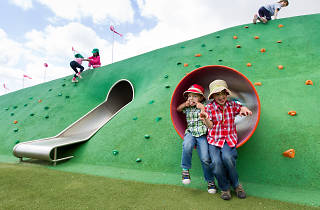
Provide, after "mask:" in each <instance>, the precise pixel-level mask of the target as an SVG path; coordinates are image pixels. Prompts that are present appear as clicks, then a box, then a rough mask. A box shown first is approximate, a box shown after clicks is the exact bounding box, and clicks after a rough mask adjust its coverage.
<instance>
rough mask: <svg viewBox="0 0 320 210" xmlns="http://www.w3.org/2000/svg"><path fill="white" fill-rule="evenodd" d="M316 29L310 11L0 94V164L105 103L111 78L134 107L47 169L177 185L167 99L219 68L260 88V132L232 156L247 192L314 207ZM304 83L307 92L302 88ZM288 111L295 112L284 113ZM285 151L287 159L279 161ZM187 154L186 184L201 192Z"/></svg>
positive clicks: (317, 201)
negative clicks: (129, 87)
mask: <svg viewBox="0 0 320 210" xmlns="http://www.w3.org/2000/svg"><path fill="white" fill-rule="evenodd" d="M279 24H282V25H283V27H279ZM319 25H320V15H319V14H315V15H308V16H300V17H293V18H287V19H279V20H273V21H270V22H269V23H268V24H266V25H264V24H256V25H253V24H246V25H241V26H236V27H232V28H229V29H225V30H222V31H218V32H215V33H212V34H209V35H206V36H203V37H200V38H197V39H193V40H190V41H185V42H182V43H178V44H176V45H172V46H169V47H165V48H162V49H158V50H155V51H152V52H149V53H146V54H142V55H139V56H136V57H133V58H130V59H127V60H123V61H120V62H117V63H114V64H111V65H108V66H104V67H101V68H99V69H94V70H89V71H85V72H84V73H83V79H82V80H80V82H79V83H78V84H72V83H71V78H72V76H68V77H65V78H61V79H57V80H54V81H51V82H47V83H44V84H41V85H37V86H34V87H30V88H26V89H23V90H20V91H17V92H13V93H10V94H7V95H4V96H1V97H0V116H1V118H0V124H1V127H0V132H1V137H0V161H2V162H14V161H17V158H15V157H14V156H13V155H12V148H13V147H14V145H15V144H16V143H17V142H24V141H29V140H33V139H39V138H45V137H51V136H54V135H56V134H58V133H59V132H60V131H62V130H63V129H64V128H66V127H67V126H68V125H70V124H71V123H73V122H74V121H76V120H77V119H79V118H80V117H81V116H83V115H84V114H86V113H87V112H88V111H90V110H91V109H93V108H94V107H95V106H97V105H98V104H100V103H101V102H102V101H104V100H105V97H106V95H107V93H108V91H109V89H110V87H111V86H112V85H113V84H114V83H115V82H116V81H118V80H120V79H127V80H129V81H130V82H131V83H132V84H133V86H134V100H133V102H132V103H130V104H129V105H128V106H127V107H125V108H124V109H123V110H122V111H121V112H119V113H118V114H117V115H116V116H115V117H114V118H113V119H112V120H111V121H110V122H109V123H108V124H106V125H105V126H104V127H103V128H102V129H100V130H99V131H98V132H97V133H96V134H95V135H94V136H93V137H92V138H91V139H90V140H89V141H88V142H86V143H84V144H80V145H77V146H75V148H73V149H72V150H73V151H72V152H73V154H74V155H75V157H74V158H73V159H71V160H69V161H67V162H64V163H61V164H58V165H57V167H55V169H57V170H64V171H73V172H79V173H84V174H95V175H101V176H106V177H112V178H114V177H116V178H121V179H128V180H138V181H144V182H148V183H160V184H174V185H181V184H180V157H181V142H182V140H181V138H180V137H179V136H178V134H177V133H176V131H175V129H174V127H173V125H172V122H171V119H170V100H171V96H172V93H173V91H174V89H175V87H176V85H177V84H178V83H179V81H180V80H181V79H182V78H183V77H184V76H185V75H186V73H188V72H191V71H192V70H194V69H196V68H199V67H201V66H206V65H224V66H228V67H231V68H233V69H236V70H238V71H240V72H241V73H243V74H244V75H245V76H246V77H248V78H249V80H251V82H252V83H255V82H261V84H262V85H261V86H256V89H257V91H258V94H259V97H260V100H261V117H260V122H259V125H258V128H257V130H256V131H255V133H254V134H253V136H252V137H251V139H250V140H249V141H248V142H247V143H246V144H245V145H243V146H242V147H240V148H239V149H238V152H239V158H238V165H237V168H238V171H239V176H240V181H241V182H243V183H244V188H245V189H246V190H247V192H248V194H249V195H254V196H260V197H266V198H271V199H279V200H284V201H289V202H297V203H303V204H307V205H316V206H319V205H320V196H319V192H320V179H319V177H320V162H319V155H318V154H319V152H320V141H319V136H320V135H319V134H320V129H319V124H320V112H319V111H317V106H318V104H320V98H319V84H320V81H319V78H320V72H319V70H318V69H319V66H320V59H319V53H320V48H319V44H320V39H319V38H320V35H319ZM245 26H247V27H245ZM234 36H237V39H234ZM255 36H258V39H255ZM278 41H281V42H280V43H278ZM237 45H240V47H239V46H238V47H237ZM262 48H264V49H265V50H266V51H265V52H261V51H260V50H261V49H262ZM196 54H201V56H200V57H196V56H195V55H196ZM247 63H251V65H252V66H250V67H248V66H247ZM184 64H188V66H187V67H185V66H184ZM279 65H282V66H283V67H284V68H283V69H282V70H280V69H278V66H279ZM66 68H68V67H66ZM306 80H312V81H313V85H305V81H306ZM39 100H42V101H41V102H39ZM290 110H294V111H296V112H297V115H295V116H290V115H288V111H290ZM15 120H17V121H18V123H17V124H14V123H13V122H14V121H15ZM146 134H147V135H150V138H149V139H146V138H144V136H145V135H146ZM291 148H292V149H295V150H296V156H295V158H292V159H290V158H286V157H284V156H283V155H282V153H283V152H284V151H286V150H288V149H291ZM113 150H118V151H119V154H118V155H113V153H112V151H113ZM194 154H195V155H194V157H193V168H192V170H191V175H192V184H191V185H190V186H189V187H192V188H200V189H205V188H206V183H205V182H204V180H203V178H202V171H201V167H200V161H199V159H198V157H197V155H196V153H194ZM137 158H140V159H141V160H142V161H141V162H136V159H137Z"/></svg>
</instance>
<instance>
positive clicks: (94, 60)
mask: <svg viewBox="0 0 320 210" xmlns="http://www.w3.org/2000/svg"><path fill="white" fill-rule="evenodd" d="M92 54H93V55H92V56H91V57H89V58H88V59H90V61H89V64H88V67H89V68H88V69H90V68H91V66H92V67H93V68H94V69H95V68H98V67H101V63H100V55H99V49H98V48H94V49H93V50H92Z"/></svg>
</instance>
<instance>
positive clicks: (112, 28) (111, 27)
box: [110, 25, 122, 36]
mask: <svg viewBox="0 0 320 210" xmlns="http://www.w3.org/2000/svg"><path fill="white" fill-rule="evenodd" d="M110 31H112V32H113V33H116V34H118V35H120V36H122V34H120V33H118V32H117V31H116V30H115V29H114V26H113V25H111V26H110Z"/></svg>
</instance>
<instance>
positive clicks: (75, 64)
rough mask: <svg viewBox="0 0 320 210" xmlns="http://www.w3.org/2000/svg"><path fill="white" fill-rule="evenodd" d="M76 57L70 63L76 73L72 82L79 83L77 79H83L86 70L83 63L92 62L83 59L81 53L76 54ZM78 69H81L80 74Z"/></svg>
mask: <svg viewBox="0 0 320 210" xmlns="http://www.w3.org/2000/svg"><path fill="white" fill-rule="evenodd" d="M74 57H75V59H74V60H73V61H71V62H70V67H71V68H72V69H73V71H75V72H76V73H75V75H74V76H73V78H72V82H78V80H77V77H79V78H82V76H81V75H80V74H81V72H83V70H84V67H83V66H82V65H81V64H82V61H90V60H89V59H85V58H83V56H82V55H81V54H79V53H77V54H75V55H74ZM78 68H79V69H80V71H79V72H78Z"/></svg>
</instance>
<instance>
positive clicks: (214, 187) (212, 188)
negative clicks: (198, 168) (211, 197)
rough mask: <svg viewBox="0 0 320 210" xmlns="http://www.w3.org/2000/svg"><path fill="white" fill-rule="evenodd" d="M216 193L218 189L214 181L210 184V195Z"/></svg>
mask: <svg viewBox="0 0 320 210" xmlns="http://www.w3.org/2000/svg"><path fill="white" fill-rule="evenodd" d="M216 192H217V187H216V185H215V183H214V181H212V182H208V193H210V194H215V193H216Z"/></svg>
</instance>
